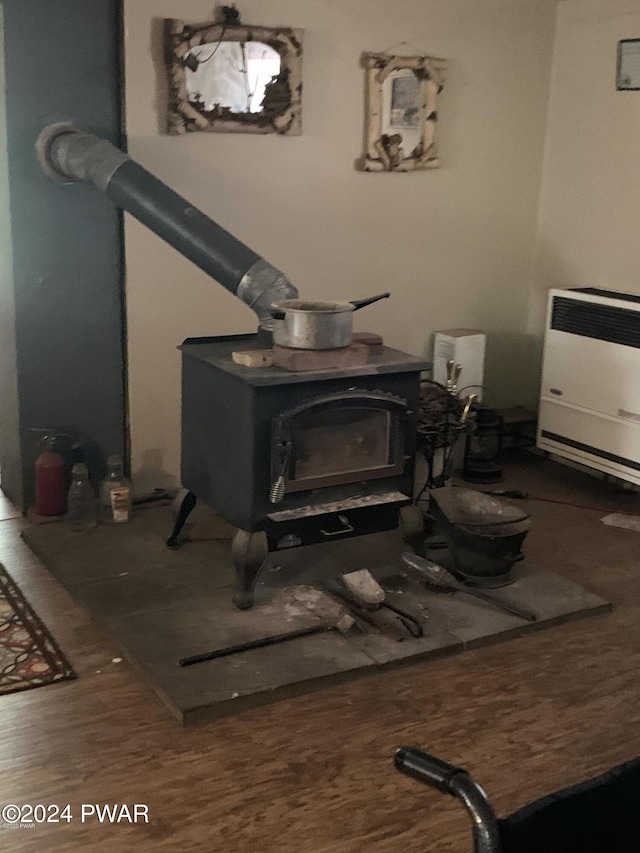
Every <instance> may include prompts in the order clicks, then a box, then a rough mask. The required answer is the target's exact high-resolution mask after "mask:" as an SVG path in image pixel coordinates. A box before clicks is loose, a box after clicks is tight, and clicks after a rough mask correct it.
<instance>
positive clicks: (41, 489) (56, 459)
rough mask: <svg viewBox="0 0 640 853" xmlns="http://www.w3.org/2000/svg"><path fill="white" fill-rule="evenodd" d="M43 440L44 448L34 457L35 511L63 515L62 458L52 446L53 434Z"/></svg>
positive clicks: (65, 478) (63, 479)
mask: <svg viewBox="0 0 640 853" xmlns="http://www.w3.org/2000/svg"><path fill="white" fill-rule="evenodd" d="M44 441H45V446H44V450H43V451H42V453H41V454H40V455H39V456H38V458H37V459H36V512H37V513H38V515H64V513H65V512H66V511H67V475H66V471H65V465H64V459H63V458H62V456H61V455H60V454H59V453H57V452H56V450H55V448H54V446H55V441H56V438H55V436H46V437H45V440H44Z"/></svg>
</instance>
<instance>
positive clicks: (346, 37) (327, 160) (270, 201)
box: [125, 0, 598, 488]
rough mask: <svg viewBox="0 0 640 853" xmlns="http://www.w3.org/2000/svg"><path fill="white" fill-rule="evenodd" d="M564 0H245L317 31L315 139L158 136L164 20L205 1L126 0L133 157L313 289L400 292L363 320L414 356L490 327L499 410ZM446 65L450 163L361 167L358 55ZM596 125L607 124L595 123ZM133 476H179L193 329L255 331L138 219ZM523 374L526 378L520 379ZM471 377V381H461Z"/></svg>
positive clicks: (508, 384) (312, 81) (310, 129)
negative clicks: (466, 330)
mask: <svg viewBox="0 0 640 853" xmlns="http://www.w3.org/2000/svg"><path fill="white" fill-rule="evenodd" d="M555 5H556V4H555V0H446V2H442V0H437V1H436V0H348V1H347V0H270V2H269V3H266V2H262V0H247V2H244V3H242V4H241V5H240V9H241V12H242V15H243V20H244V21H245V22H247V23H258V24H264V25H267V26H269V25H281V24H285V25H288V26H293V27H301V28H304V29H305V48H304V62H303V66H304V67H303V74H304V93H303V135H302V136H300V137H275V136H265V137H260V136H253V135H251V134H234V135H225V134H192V135H189V136H186V137H168V136H166V135H164V133H163V128H162V124H163V118H162V116H163V110H164V101H165V97H164V91H163V85H164V84H163V74H162V67H161V59H162V50H161V43H160V21H161V19H162V18H163V17H172V16H175V17H180V18H182V19H184V20H187V21H190V22H197V21H201V20H206V19H207V18H209V17H210V15H211V11H212V4H211V2H210V0H182V2H180V3H177V2H176V0H126V3H125V16H126V20H125V26H126V100H127V134H128V139H129V150H130V153H131V155H132V156H133V157H134V158H136V159H138V160H139V161H140V162H141V163H142V164H143V165H144V166H145V167H147V168H148V169H150V170H152V171H154V172H155V173H156V174H158V175H159V176H160V177H161V178H162V179H163V180H164V181H166V182H167V183H169V184H170V185H171V186H173V187H174V188H175V189H176V190H178V191H179V192H181V193H182V194H183V195H185V196H186V197H187V198H188V199H189V200H190V201H192V202H193V203H194V204H195V205H197V206H199V207H201V208H202V209H203V210H204V211H205V212H206V213H208V214H209V215H210V216H212V217H213V218H214V219H215V220H216V221H217V222H219V223H220V224H221V225H223V226H224V227H225V228H227V229H228V230H229V231H231V233H233V234H234V235H235V236H237V237H238V238H240V239H241V240H243V241H244V242H245V243H247V244H248V245H249V246H250V247H251V248H252V249H254V250H255V251H257V252H259V253H261V254H263V255H264V256H265V257H266V258H267V259H268V260H269V261H270V262H271V263H273V264H274V265H275V266H278V267H279V268H280V269H282V270H284V272H285V273H286V274H287V275H288V276H289V278H290V279H291V280H292V281H293V282H294V284H295V285H296V286H297V287H298V289H299V291H300V293H301V295H303V296H305V297H307V298H319V299H322V298H325V299H327V298H329V299H330V298H356V297H362V296H366V295H369V294H372V293H377V292H379V291H382V290H386V289H388V290H390V291H391V292H392V298H391V299H390V300H388V301H384V302H382V303H380V304H378V305H375V306H372V307H371V308H368V309H365V310H363V311H361V312H359V313H358V314H357V315H356V326H357V328H358V329H359V330H370V331H377V332H379V333H381V334H382V335H383V336H384V338H385V340H386V342H387V343H388V344H389V345H391V346H395V347H397V348H401V349H404V350H406V351H408V352H411V353H415V354H417V355H425V354H428V355H430V354H431V344H432V334H433V332H434V331H435V330H437V329H442V328H449V327H452V326H473V327H476V326H478V327H481V328H483V329H485V330H486V332H487V334H488V356H487V370H486V382H487V384H488V386H489V387H490V388H491V389H493V391H494V392H495V393H494V394H493V395H492V396H491V399H492V400H493V401H494V402H497V403H499V404H512V403H519V402H522V400H523V399H524V398H525V397H526V395H527V393H528V392H530V388H527V387H526V385H527V381H530V380H529V379H528V378H527V379H525V381H524V384H523V380H522V377H521V375H520V374H519V372H518V370H516V369H514V367H517V366H518V364H519V362H520V361H522V362H523V363H525V364H526V356H523V353H526V352H527V351H528V349H529V344H530V340H529V337H528V334H529V332H528V326H527V311H528V299H529V284H530V279H531V262H532V251H533V242H534V235H535V224H536V215H537V204H538V191H539V186H540V170H541V164H542V151H543V141H544V126H545V114H546V105H547V94H548V74H549V69H550V64H551V52H552V41H553V28H554V13H555ZM401 41H408V42H410V43H411V47H406V46H404V47H398V48H397V52H399V53H402V52H409V53H410V52H412V51H415V50H416V49H417V50H419V51H420V52H424V53H430V54H433V55H436V56H442V57H445V58H447V61H448V71H447V83H446V87H445V90H444V92H443V94H442V96H441V102H440V124H439V128H438V129H439V148H440V153H441V159H442V164H443V165H442V168H441V169H438V170H434V171H428V172H423V173H415V174H391V175H388V174H365V173H360V172H357V171H355V169H354V166H353V164H354V160H355V159H356V157H357V156H358V155H359V154H360V153H361V151H362V133H363V131H362V128H363V106H364V96H363V79H364V77H363V71H362V69H361V68H360V67H359V56H360V53H361V52H362V51H365V50H368V51H372V50H373V51H384V50H387V49H391V48H393V47H394V46H395V45H397V43H398V42H401ZM593 120H594V122H597V121H598V118H597V116H595V115H594V119H593ZM126 240H127V248H126V262H127V303H128V333H129V383H130V399H131V438H132V452H133V469H134V474H135V475H136V485H137V486H138V487H139V488H147V487H149V486H158V485H168V484H170V483H171V482H175V481H176V479H177V477H178V472H179V451H180V372H179V371H180V357H179V353H178V351H177V350H176V349H175V347H176V345H177V344H179V343H180V342H181V341H182V340H183V339H184V338H185V337H188V336H196V335H216V334H230V333H238V332H248V331H254V329H255V327H256V321H255V318H254V315H253V313H252V312H251V311H250V310H249V309H248V308H247V307H246V306H244V305H243V304H241V303H240V302H239V301H238V300H237V299H235V297H233V296H232V295H230V294H229V293H227V291H225V290H223V289H222V288H221V287H220V286H218V285H217V284H216V283H215V282H213V281H211V280H210V279H208V278H207V277H206V276H205V275H204V274H203V273H201V272H199V271H198V270H197V269H196V268H195V267H193V266H192V265H191V264H190V263H189V262H187V261H185V260H184V259H182V258H181V257H180V256H178V255H177V254H176V253H175V252H174V251H173V250H172V249H170V248H169V247H168V246H166V245H164V244H162V243H161V242H160V241H159V239H158V238H156V237H155V236H154V235H152V234H151V233H150V232H148V231H146V230H145V229H144V228H143V227H142V226H140V225H138V224H137V223H135V222H131V221H128V222H127V233H126ZM526 376H527V377H528V374H526ZM463 379H464V376H463Z"/></svg>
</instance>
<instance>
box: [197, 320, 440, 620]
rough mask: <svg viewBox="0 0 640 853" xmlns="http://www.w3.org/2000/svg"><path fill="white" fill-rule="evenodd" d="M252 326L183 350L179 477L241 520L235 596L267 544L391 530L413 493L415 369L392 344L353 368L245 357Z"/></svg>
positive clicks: (248, 583) (241, 594)
mask: <svg viewBox="0 0 640 853" xmlns="http://www.w3.org/2000/svg"><path fill="white" fill-rule="evenodd" d="M263 345H264V344H263V342H261V340H260V336H259V335H231V336H225V337H216V338H190V339H188V340H186V341H185V342H184V343H183V344H182V345H181V347H180V349H181V350H182V482H183V485H184V486H185V488H187V489H188V490H189V492H190V493H191V494H192V495H194V496H196V497H197V498H198V499H201V500H203V501H204V502H205V503H207V504H208V505H210V506H211V507H212V508H214V509H215V510H216V512H218V513H219V514H220V515H221V516H222V517H223V518H225V519H226V520H227V521H229V522H230V523H231V524H233V525H234V526H235V527H237V528H238V532H237V534H236V536H235V538H234V541H233V544H232V555H233V559H234V565H235V568H236V574H237V592H236V596H235V598H234V601H235V603H236V605H237V606H238V607H240V608H242V609H247V608H249V607H251V606H252V605H253V591H254V586H255V582H256V579H257V577H258V574H259V572H260V569H261V568H262V566H263V564H264V563H265V561H266V558H267V556H268V554H269V552H273V551H278V550H281V549H285V548H286V549H288V548H295V547H300V546H303V545H311V544H317V543H321V542H329V541H335V540H337V539H342V538H345V539H346V538H349V537H353V536H361V535H363V534H368V533H374V532H379V531H383V530H391V529H393V528H395V527H397V526H398V512H399V509H400V507H401V506H403V505H406V504H408V503H410V501H411V499H412V493H413V478H414V460H415V452H416V436H417V430H416V427H417V411H418V402H419V389H420V372H421V371H422V370H426V369H427V368H428V367H429V366H430V365H429V363H428V362H425V361H423V360H422V359H419V358H416V357H414V356H411V355H407V354H406V353H402V352H399V351H397V350H394V349H391V348H389V347H382V348H381V349H380V351H379V352H376V353H374V354H372V355H371V356H369V358H368V360H367V363H366V364H363V365H361V366H359V367H353V366H350V367H348V368H338V369H335V368H334V369H321V370H312V371H309V370H306V371H302V372H292V371H288V370H284V369H282V368H279V367H272V366H265V367H245V366H243V365H240V364H236V363H235V362H234V361H233V359H232V353H233V352H234V351H238V350H243V351H250V350H252V349H259V348H260V347H261V346H263Z"/></svg>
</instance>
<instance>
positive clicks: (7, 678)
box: [0, 563, 78, 696]
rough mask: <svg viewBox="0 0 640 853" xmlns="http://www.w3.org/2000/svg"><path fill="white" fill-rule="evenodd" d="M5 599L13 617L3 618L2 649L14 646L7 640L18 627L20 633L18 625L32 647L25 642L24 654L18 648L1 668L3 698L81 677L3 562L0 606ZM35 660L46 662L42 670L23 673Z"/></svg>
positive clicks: (0, 685)
mask: <svg viewBox="0 0 640 853" xmlns="http://www.w3.org/2000/svg"><path fill="white" fill-rule="evenodd" d="M2 599H4V600H5V601H6V602H7V605H8V606H9V607H10V609H11V615H10V616H9V618H7V615H6V612H5V613H4V614H3V615H2V617H1V618H0V650H1V649H6V648H8V647H9V646H10V645H12V644H10V643H7V642H6V640H7V638H9V637H10V634H11V632H12V631H15V630H16V628H17V629H18V630H19V627H18V626H22V628H24V631H25V632H26V633H27V634H28V637H29V640H30V645H29V646H28V647H27V646H25V644H24V641H23V642H22V644H21V650H20V651H16V649H15V648H14V649H13V652H14V658H13V660H12V661H11V662H10V663H8V664H5V665H4V666H3V667H2V668H1V669H0V696H4V695H7V694H10V693H17V692H22V691H24V690H31V689H34V688H36V687H44V686H46V685H48V684H56V683H58V682H59V681H69V680H73V679H75V678H77V677H78V676H77V674H76V672H75V671H74V669H73V667H72V666H71V664H70V663H69V661H68V660H67V657H66V655H65V654H64V652H63V651H62V649H61V648H60V646H59V645H58V643H57V642H56V640H55V638H54V637H53V635H52V634H51V632H50V631H49V629H48V628H47V626H46V625H45V624H44V622H43V621H42V620H41V619H40V617H39V616H38V614H37V613H36V611H35V610H34V608H33V607H32V606H31V604H30V603H29V601H28V600H27V598H26V597H25V595H24V593H23V592H22V590H21V589H20V587H19V586H18V584H17V583H16V582H15V581H14V580H13V578H12V577H11V575H10V574H9V572H8V571H7V569H6V568H5V566H3V565H2V563H0V604H1V602H2ZM5 611H6V608H5ZM14 645H15V644H14ZM18 645H20V644H18ZM34 657H35V658H36V660H35V663H36V664H37V660H38V658H39V659H40V661H41V662H42V663H41V664H40V669H41V671H40V672H30V673H28V674H25V672H24V671H22V672H21V671H20V666H21V665H22V666H24V665H25V664H28V662H29V659H30V658H32V659H33V658H34ZM44 664H46V671H42V666H43V665H44Z"/></svg>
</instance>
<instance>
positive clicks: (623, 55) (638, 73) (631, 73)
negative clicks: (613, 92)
mask: <svg viewBox="0 0 640 853" xmlns="http://www.w3.org/2000/svg"><path fill="white" fill-rule="evenodd" d="M616 89H618V90H619V91H621V90H630V91H639V90H640V38H638V39H622V40H621V41H619V42H618V61H617V65H616Z"/></svg>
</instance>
